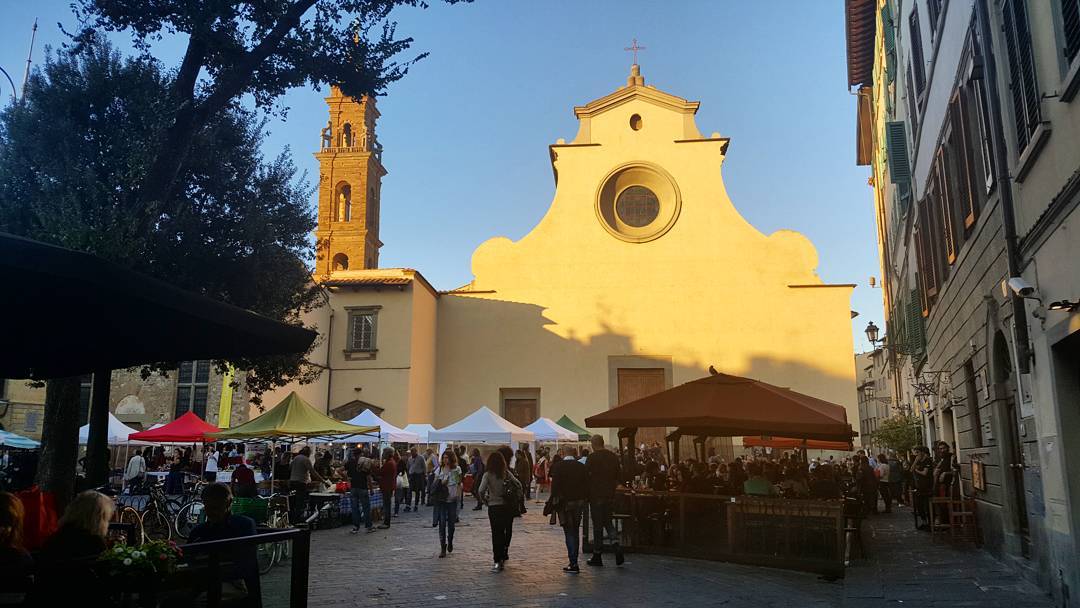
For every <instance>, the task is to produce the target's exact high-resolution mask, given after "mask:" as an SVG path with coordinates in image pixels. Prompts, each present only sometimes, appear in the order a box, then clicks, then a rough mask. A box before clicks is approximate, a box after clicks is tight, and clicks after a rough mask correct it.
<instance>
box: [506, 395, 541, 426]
mask: <svg viewBox="0 0 1080 608" xmlns="http://www.w3.org/2000/svg"><path fill="white" fill-rule="evenodd" d="M538 417H539V412H537V411H536V399H504V400H503V418H506V419H507V420H509V421H510V422H511V423H513V424H516V425H518V426H520V427H522V428H524V427H526V426H529V425H530V424H532V423H534V422H536V419H537V418H538Z"/></svg>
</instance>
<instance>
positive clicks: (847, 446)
mask: <svg viewBox="0 0 1080 608" xmlns="http://www.w3.org/2000/svg"><path fill="white" fill-rule="evenodd" d="M742 444H743V445H744V446H746V447H748V448H773V449H777V450H793V449H795V448H806V449H808V450H837V451H840V452H850V451H851V449H852V446H851V442H850V441H822V440H820V439H795V438H794V437H743V438H742Z"/></svg>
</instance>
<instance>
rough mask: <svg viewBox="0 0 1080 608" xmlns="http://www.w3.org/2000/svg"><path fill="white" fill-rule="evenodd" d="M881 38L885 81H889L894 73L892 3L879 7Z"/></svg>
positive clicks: (894, 47)
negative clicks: (883, 52) (883, 50)
mask: <svg viewBox="0 0 1080 608" xmlns="http://www.w3.org/2000/svg"><path fill="white" fill-rule="evenodd" d="M881 38H882V41H883V43H884V46H885V83H886V84H888V83H891V82H893V81H894V80H895V75H896V25H895V24H894V23H893V17H892V4H891V3H890V2H886V3H885V4H884V5H883V6H882V7H881Z"/></svg>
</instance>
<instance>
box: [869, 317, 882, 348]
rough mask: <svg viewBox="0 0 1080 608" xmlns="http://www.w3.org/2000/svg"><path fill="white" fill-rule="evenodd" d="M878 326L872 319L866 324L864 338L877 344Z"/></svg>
mask: <svg viewBox="0 0 1080 608" xmlns="http://www.w3.org/2000/svg"><path fill="white" fill-rule="evenodd" d="M878 331H879V329H878V326H877V325H874V322H873V321H870V323H869V324H868V325H867V326H866V339H867V340H870V343H871V344H874V345H875V346H876V345H877V342H878Z"/></svg>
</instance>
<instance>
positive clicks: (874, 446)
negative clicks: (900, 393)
mask: <svg viewBox="0 0 1080 608" xmlns="http://www.w3.org/2000/svg"><path fill="white" fill-rule="evenodd" d="M855 374H856V377H855V387H856V389H857V390H858V401H859V439H858V441H857V443H858V444H859V445H860V446H862V447H863V449H865V450H867V451H868V452H869V453H872V454H875V455H876V454H879V453H881V451H882V450H883V449H885V447H886V446H883V445H879V444H878V443H875V441H874V432H875V431H877V430H878V428H879V427H880V426H881V423H882V422H884V421H885V420H888V419H889V418H892V417H894V416H896V415H897V414H898V413H900V409H899V408H897V406H896V405H895V402H894V401H893V391H892V390H891V386H892V374H893V371H892V367H891V366H890V365H889V360H888V356H887V354H886V352H885V350H884V349H880V348H876V349H874V350H872V351H870V352H868V353H858V354H856V355H855Z"/></svg>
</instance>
